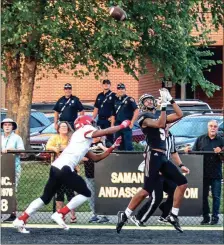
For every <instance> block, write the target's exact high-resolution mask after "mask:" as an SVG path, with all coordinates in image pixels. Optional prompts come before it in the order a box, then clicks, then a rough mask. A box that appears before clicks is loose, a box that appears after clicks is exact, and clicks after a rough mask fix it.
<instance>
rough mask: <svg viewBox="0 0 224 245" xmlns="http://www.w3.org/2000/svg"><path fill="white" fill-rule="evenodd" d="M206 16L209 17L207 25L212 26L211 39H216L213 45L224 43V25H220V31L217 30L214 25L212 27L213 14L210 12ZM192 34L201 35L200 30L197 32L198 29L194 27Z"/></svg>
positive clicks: (209, 35)
mask: <svg viewBox="0 0 224 245" xmlns="http://www.w3.org/2000/svg"><path fill="white" fill-rule="evenodd" d="M206 18H207V27H210V29H211V33H210V34H208V37H209V38H210V40H212V41H215V43H214V44H212V46H214V45H216V46H222V45H224V41H223V37H224V30H223V27H222V26H221V25H220V26H219V29H218V31H216V30H215V29H214V27H211V21H212V18H211V14H210V13H209V14H207V15H206ZM199 26H200V25H199ZM199 30H200V28H199ZM192 35H193V36H197V35H199V32H197V31H196V29H194V30H193V31H192Z"/></svg>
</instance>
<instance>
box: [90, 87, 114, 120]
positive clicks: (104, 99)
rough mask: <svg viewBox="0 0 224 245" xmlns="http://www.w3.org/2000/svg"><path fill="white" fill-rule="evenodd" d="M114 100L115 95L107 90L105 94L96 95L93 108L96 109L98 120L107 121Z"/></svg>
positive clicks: (110, 114) (111, 112)
mask: <svg viewBox="0 0 224 245" xmlns="http://www.w3.org/2000/svg"><path fill="white" fill-rule="evenodd" d="M114 100H115V93H114V92H111V90H109V91H108V92H106V93H105V94H104V93H103V92H102V93H99V94H98V95H97V98H96V101H95V104H94V106H95V107H96V108H98V117H99V119H108V118H109V117H111V116H112V114H113V106H114Z"/></svg>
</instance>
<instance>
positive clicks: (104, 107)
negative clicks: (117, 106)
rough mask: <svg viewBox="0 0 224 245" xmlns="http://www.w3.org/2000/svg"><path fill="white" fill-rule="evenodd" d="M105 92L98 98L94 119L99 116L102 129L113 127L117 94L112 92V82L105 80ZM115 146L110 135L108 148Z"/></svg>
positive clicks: (107, 141)
mask: <svg viewBox="0 0 224 245" xmlns="http://www.w3.org/2000/svg"><path fill="white" fill-rule="evenodd" d="M102 87H103V92H102V93H99V94H98V95H97V97H96V101H95V104H94V110H93V119H95V118H96V117H97V115H98V121H97V125H98V126H99V127H100V128H101V129H105V128H109V127H110V125H111V116H112V113H113V105H114V100H115V93H114V92H112V91H111V90H110V87H111V82H110V80H103V83H102ZM112 144H113V135H108V136H107V138H106V146H107V147H110V146H111V145H112Z"/></svg>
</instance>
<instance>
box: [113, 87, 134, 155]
mask: <svg viewBox="0 0 224 245" xmlns="http://www.w3.org/2000/svg"><path fill="white" fill-rule="evenodd" d="M122 85H123V84H122ZM118 86H119V85H118ZM123 86H124V85H123ZM124 88H125V86H124ZM136 109H138V106H137V104H136V103H135V100H134V99H133V98H132V97H129V96H127V95H124V96H122V97H117V96H116V98H115V101H114V112H113V116H115V125H119V124H121V122H123V121H124V120H131V119H132V117H133V114H134V111H135V110H136ZM115 136H116V138H117V137H119V136H122V141H121V145H120V147H119V148H118V149H119V150H125V151H132V150H133V145H132V129H130V128H129V127H127V128H125V129H122V130H120V131H119V132H117V133H116V134H115Z"/></svg>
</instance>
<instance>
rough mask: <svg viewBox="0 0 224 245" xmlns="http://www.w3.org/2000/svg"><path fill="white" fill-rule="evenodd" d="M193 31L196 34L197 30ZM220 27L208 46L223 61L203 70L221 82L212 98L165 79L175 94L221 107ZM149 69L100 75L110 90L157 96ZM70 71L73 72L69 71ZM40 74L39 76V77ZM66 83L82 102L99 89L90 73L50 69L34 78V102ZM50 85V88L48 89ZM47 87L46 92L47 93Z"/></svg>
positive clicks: (53, 95)
mask: <svg viewBox="0 0 224 245" xmlns="http://www.w3.org/2000/svg"><path fill="white" fill-rule="evenodd" d="M193 34H195V35H197V33H196V32H193ZM223 36H224V33H223V28H221V27H220V29H219V31H218V32H212V33H211V35H210V37H211V39H212V40H213V41H215V42H216V43H214V44H213V45H212V46H210V47H209V49H210V50H212V51H213V52H214V57H213V59H215V60H222V61H223V64H221V65H216V66H213V67H212V68H211V72H204V75H205V77H206V78H207V79H208V80H209V81H211V82H212V83H214V84H216V85H218V86H220V87H221V88H222V89H221V90H220V91H216V92H215V93H214V96H213V97H212V98H208V97H207V96H206V94H205V93H204V92H203V91H202V90H201V89H200V88H197V89H196V91H192V90H191V87H190V84H187V85H186V84H183V85H177V84H172V82H169V81H168V82H166V83H165V86H167V87H169V88H170V91H171V94H172V96H173V97H174V98H181V99H200V100H202V101H205V102H207V103H208V104H209V105H210V106H211V107H212V108H217V109H220V108H223V107H224V95H223V94H224V92H223V88H224V72H223V71H224V46H223ZM147 69H148V73H147V74H144V75H140V76H139V81H136V80H135V79H134V78H133V77H132V76H131V75H127V74H126V73H125V72H124V71H123V70H122V69H114V68H111V70H110V72H109V73H108V74H107V76H102V77H101V78H102V80H103V79H109V80H111V82H112V86H111V90H112V91H116V86H117V84H118V83H125V85H126V88H127V93H128V94H129V95H130V96H132V97H133V98H135V99H136V100H138V98H139V96H140V95H141V94H143V93H150V94H152V95H154V96H156V97H157V96H159V92H158V90H159V88H161V86H162V83H161V82H158V81H156V80H155V77H154V73H155V68H154V67H153V65H152V64H151V63H150V62H149V63H148V64H147ZM71 73H72V72H71ZM40 78H41V79H40ZM3 83H4V82H3V81H2V82H1V107H4V105H5V92H4V84H3ZM65 83H71V84H72V86H73V92H74V94H75V95H76V96H78V97H79V98H80V100H81V101H82V102H94V100H95V97H96V95H97V94H98V93H100V92H101V84H100V81H99V80H98V81H97V80H96V79H95V78H94V76H93V75H90V76H87V77H84V78H83V79H79V78H75V77H73V76H72V74H71V75H69V74H59V73H57V72H56V71H54V70H52V71H51V72H48V73H47V72H46V71H43V72H42V73H41V72H40V73H39V75H38V77H37V78H36V81H35V86H34V93H33V103H39V102H55V101H56V100H57V98H58V97H60V96H62V95H63V90H62V89H61V88H62V87H63V85H64V84H65ZM49 88H50V89H49ZM46 91H47V93H46Z"/></svg>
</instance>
